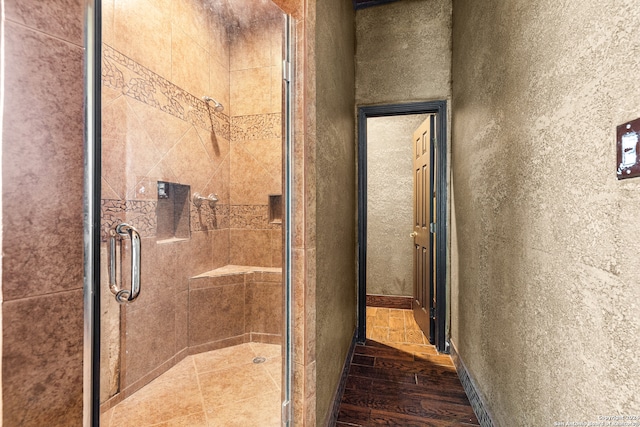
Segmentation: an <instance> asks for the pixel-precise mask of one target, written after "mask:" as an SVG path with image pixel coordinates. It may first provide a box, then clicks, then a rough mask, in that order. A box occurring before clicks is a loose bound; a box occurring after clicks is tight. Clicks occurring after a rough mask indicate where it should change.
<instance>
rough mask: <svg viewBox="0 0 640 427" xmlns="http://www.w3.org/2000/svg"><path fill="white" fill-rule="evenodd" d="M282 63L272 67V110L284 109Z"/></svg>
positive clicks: (279, 110)
mask: <svg viewBox="0 0 640 427" xmlns="http://www.w3.org/2000/svg"><path fill="white" fill-rule="evenodd" d="M282 84H283V76H282V65H274V66H272V67H271V106H270V110H271V111H272V112H281V111H282Z"/></svg>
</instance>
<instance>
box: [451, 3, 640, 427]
mask: <svg viewBox="0 0 640 427" xmlns="http://www.w3.org/2000/svg"><path fill="white" fill-rule="evenodd" d="M453 10H454V19H453V22H454V26H453V67H452V68H453V82H454V84H453V124H454V127H453V143H452V146H453V148H452V149H453V153H452V156H453V157H452V166H453V197H454V199H455V215H454V221H455V226H456V228H457V230H456V231H457V234H456V235H457V249H456V252H457V257H456V259H457V260H458V262H457V263H454V265H455V264H457V269H458V271H457V274H456V276H455V277H456V280H455V282H454V284H453V285H454V290H455V292H454V298H453V304H454V316H453V319H452V324H453V340H454V344H455V345H456V346H457V348H458V351H459V353H460V355H461V357H462V359H463V360H464V362H465V363H466V365H467V367H468V368H469V371H470V373H471V375H472V376H473V377H474V378H475V380H476V381H477V384H478V385H479V387H480V391H481V394H482V395H483V396H484V397H485V399H486V400H487V402H488V403H489V406H490V409H491V410H492V411H493V414H494V416H495V418H496V421H498V423H499V425H502V426H513V425H538V426H541V425H552V423H553V422H554V421H584V422H588V421H596V420H597V419H598V418H597V417H598V416H601V415H615V414H620V415H625V414H626V415H637V414H639V413H640V397H639V395H638V390H640V376H638V372H640V357H638V354H640V343H639V342H638V336H640V311H639V309H638V300H639V299H640V268H638V263H639V261H640V258H639V257H638V254H639V253H640V243H639V242H640V240H639V239H638V232H637V229H638V227H639V226H640V213H639V212H640V211H639V210H638V206H640V179H631V180H627V181H617V180H616V175H615V170H616V156H615V135H616V133H615V127H616V125H618V124H621V123H624V122H625V121H628V120H631V119H634V118H636V117H638V116H639V115H640V85H638V69H639V68H640V32H639V31H638V27H640V10H639V9H638V7H637V2H636V1H633V0H626V1H613V0H604V1H594V0H585V1H581V2H563V3H559V2H554V1H546V0H544V1H543V0H536V1H531V2H526V3H523V2H513V1H508V0H489V1H484V2H477V1H473V0H456V1H455V2H454V9H453ZM455 243H456V242H454V244H455Z"/></svg>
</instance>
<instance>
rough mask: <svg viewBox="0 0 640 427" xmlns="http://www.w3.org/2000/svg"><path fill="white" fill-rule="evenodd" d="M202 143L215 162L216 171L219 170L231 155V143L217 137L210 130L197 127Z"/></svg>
mask: <svg viewBox="0 0 640 427" xmlns="http://www.w3.org/2000/svg"><path fill="white" fill-rule="evenodd" d="M195 129H196V131H197V132H198V136H199V137H200V141H201V142H202V145H203V146H204V148H205V150H207V154H208V155H209V158H210V159H211V161H212V162H213V168H214V170H216V169H218V168H219V167H220V166H221V165H222V162H223V161H224V159H226V158H227V156H228V155H229V150H230V148H229V141H228V140H226V139H225V138H223V137H221V136H219V135H216V133H215V132H209V131H208V130H205V129H202V128H199V127H196V128H195Z"/></svg>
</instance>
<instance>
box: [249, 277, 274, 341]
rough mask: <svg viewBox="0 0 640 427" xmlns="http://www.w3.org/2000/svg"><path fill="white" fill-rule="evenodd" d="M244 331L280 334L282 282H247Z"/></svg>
mask: <svg viewBox="0 0 640 427" xmlns="http://www.w3.org/2000/svg"><path fill="white" fill-rule="evenodd" d="M245 332H261V333H267V334H276V335H280V334H282V283H267V282H251V283H247V285H246V292H245Z"/></svg>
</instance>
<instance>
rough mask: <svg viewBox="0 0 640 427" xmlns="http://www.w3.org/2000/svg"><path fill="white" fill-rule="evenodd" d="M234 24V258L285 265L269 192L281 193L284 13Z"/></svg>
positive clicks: (245, 262)
mask: <svg viewBox="0 0 640 427" xmlns="http://www.w3.org/2000/svg"><path fill="white" fill-rule="evenodd" d="M275 12H276V13H273V12H271V13H266V14H265V16H262V17H260V19H258V20H256V19H255V18H254V19H247V18H246V17H244V18H241V19H240V20H239V21H238V25H237V26H233V27H231V28H230V31H229V36H230V54H231V55H230V61H229V69H230V108H229V110H230V115H231V168H230V170H231V177H230V191H229V193H230V194H229V198H230V205H231V211H230V227H231V231H230V240H229V242H230V244H229V245H230V254H229V258H230V264H236V265H259V266H272V267H279V266H281V265H282V256H281V254H282V232H281V224H280V223H278V222H269V208H268V202H269V195H281V194H282V130H281V128H282V125H281V111H282V44H283V43H282V28H283V24H284V21H283V17H282V14H281V13H277V11H275Z"/></svg>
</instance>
